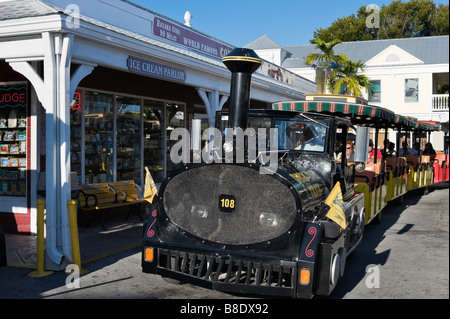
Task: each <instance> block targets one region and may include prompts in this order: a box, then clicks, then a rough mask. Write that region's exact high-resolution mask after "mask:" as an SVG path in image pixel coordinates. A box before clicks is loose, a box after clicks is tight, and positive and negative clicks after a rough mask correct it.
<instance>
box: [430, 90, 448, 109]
mask: <svg viewBox="0 0 450 319" xmlns="http://www.w3.org/2000/svg"><path fill="white" fill-rule="evenodd" d="M431 103H432V110H433V111H434V112H440V111H448V94H433V95H432V102H431Z"/></svg>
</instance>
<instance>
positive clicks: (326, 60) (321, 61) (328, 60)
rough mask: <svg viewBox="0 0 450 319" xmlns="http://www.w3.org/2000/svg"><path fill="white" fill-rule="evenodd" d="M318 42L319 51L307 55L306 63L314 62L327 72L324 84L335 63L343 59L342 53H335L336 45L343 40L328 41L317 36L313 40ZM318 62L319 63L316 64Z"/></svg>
mask: <svg viewBox="0 0 450 319" xmlns="http://www.w3.org/2000/svg"><path fill="white" fill-rule="evenodd" d="M312 42H313V43H315V44H316V49H317V50H319V52H318V53H310V54H308V55H307V56H306V59H305V62H306V64H312V65H313V66H317V67H318V68H319V69H322V70H323V71H324V73H325V79H324V84H325V83H327V82H328V81H327V80H328V76H329V75H330V73H331V70H332V69H333V68H334V67H335V65H337V64H340V63H341V59H342V58H343V57H342V56H341V54H339V55H336V54H335V53H334V50H333V48H334V46H335V45H336V44H339V43H341V42H342V41H341V40H333V41H331V43H326V42H325V41H323V40H321V39H319V38H317V39H314V40H313V41H312ZM314 62H316V63H317V65H315V64H314ZM324 86H325V85H324Z"/></svg>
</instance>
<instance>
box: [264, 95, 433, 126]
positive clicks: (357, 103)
mask: <svg viewBox="0 0 450 319" xmlns="http://www.w3.org/2000/svg"><path fill="white" fill-rule="evenodd" d="M308 99H309V100H308ZM272 109H273V110H285V111H296V112H310V113H318V114H327V115H333V116H338V117H344V118H349V119H350V120H351V122H352V123H353V124H357V125H363V126H370V127H380V128H386V127H392V128H397V129H399V130H408V131H411V130H418V131H439V130H440V124H439V123H438V122H427V121H422V122H421V121H418V120H417V119H415V118H412V117H407V116H403V115H399V114H395V113H394V112H392V111H391V110H388V109H386V108H383V107H380V106H375V105H369V104H368V103H367V101H365V100H363V99H360V98H357V97H353V96H348V97H347V96H342V95H340V96H337V95H330V96H325V95H317V96H307V100H305V101H285V102H277V103H273V104H272Z"/></svg>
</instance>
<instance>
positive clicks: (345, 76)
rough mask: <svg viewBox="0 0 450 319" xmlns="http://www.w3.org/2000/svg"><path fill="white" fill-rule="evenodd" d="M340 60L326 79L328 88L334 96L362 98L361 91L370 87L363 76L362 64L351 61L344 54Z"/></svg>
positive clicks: (359, 61) (366, 78) (367, 80)
mask: <svg viewBox="0 0 450 319" xmlns="http://www.w3.org/2000/svg"><path fill="white" fill-rule="evenodd" d="M340 60H341V63H340V64H339V65H337V66H336V67H335V68H333V70H332V72H331V75H330V77H329V78H328V87H329V88H330V89H331V90H332V91H333V93H334V94H344V95H353V96H362V94H363V90H368V89H369V87H370V86H371V83H370V81H369V78H368V77H367V76H366V75H364V74H363V72H364V63H363V62H362V61H361V60H358V61H356V62H355V61H352V60H350V59H349V58H348V57H347V55H345V54H341V58H340Z"/></svg>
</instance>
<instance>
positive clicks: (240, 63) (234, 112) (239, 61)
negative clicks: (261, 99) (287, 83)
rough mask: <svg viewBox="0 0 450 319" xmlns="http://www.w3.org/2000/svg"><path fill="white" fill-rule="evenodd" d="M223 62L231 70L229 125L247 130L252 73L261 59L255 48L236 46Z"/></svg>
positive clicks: (259, 64) (258, 65)
mask: <svg viewBox="0 0 450 319" xmlns="http://www.w3.org/2000/svg"><path fill="white" fill-rule="evenodd" d="M223 63H224V64H225V65H226V67H227V68H228V69H229V70H230V71H231V87H230V118H229V121H228V127H230V128H233V129H234V128H238V127H239V128H242V129H243V130H245V129H246V128H247V123H248V109H249V107H250V86H251V80H252V73H253V72H255V71H256V70H257V69H258V68H259V67H260V66H261V59H260V57H259V56H258V55H257V54H256V53H255V51H253V50H250V49H244V48H236V49H234V50H232V51H231V52H230V53H229V54H228V55H227V56H225V57H224V58H223Z"/></svg>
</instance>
